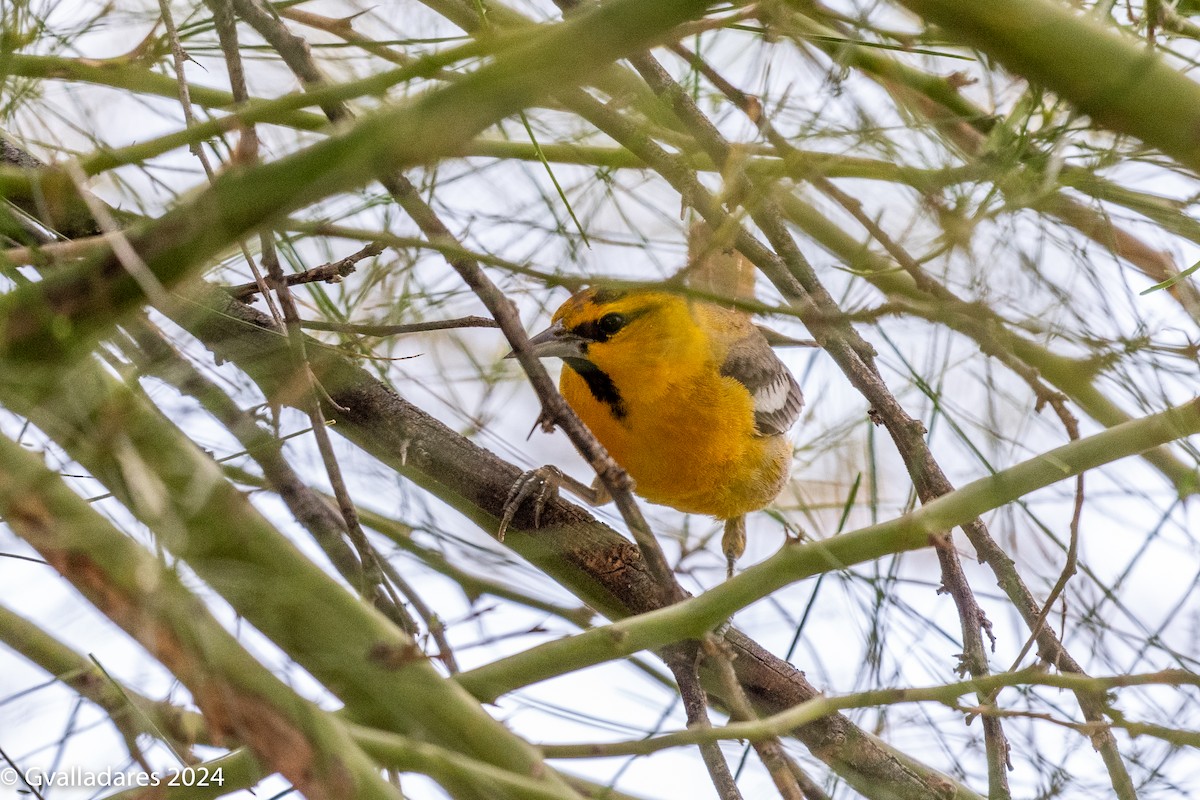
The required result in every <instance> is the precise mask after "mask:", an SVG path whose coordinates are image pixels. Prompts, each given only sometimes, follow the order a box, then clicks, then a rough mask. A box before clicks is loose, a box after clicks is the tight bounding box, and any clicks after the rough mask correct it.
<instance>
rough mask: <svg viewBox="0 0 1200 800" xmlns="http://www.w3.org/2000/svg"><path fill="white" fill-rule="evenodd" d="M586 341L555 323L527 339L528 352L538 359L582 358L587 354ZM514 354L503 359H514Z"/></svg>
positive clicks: (560, 324)
mask: <svg viewBox="0 0 1200 800" xmlns="http://www.w3.org/2000/svg"><path fill="white" fill-rule="evenodd" d="M587 344H588V341H587V339H584V338H583V337H582V336H580V335H578V334H575V333H571V332H570V331H569V330H567V329H566V328H564V327H563V324H562V323H561V322H556V323H554V324H553V325H551V326H550V327H549V328H546V330H544V331H542V332H541V333H539V334H538V335H537V336H531V337H530V339H529V350H530V352H531V353H533V354H534V355H535V356H537V357H538V358H584V357H585V355H586V352H587ZM515 357H516V353H512V352H510V353H509V354H508V355H506V356H505V358H515Z"/></svg>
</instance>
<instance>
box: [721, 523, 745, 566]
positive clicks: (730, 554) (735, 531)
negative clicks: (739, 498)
mask: <svg viewBox="0 0 1200 800" xmlns="http://www.w3.org/2000/svg"><path fill="white" fill-rule="evenodd" d="M721 550H722V551H724V553H725V564H726V568H725V579H726V580H728V579H729V578H732V577H733V567H734V565H735V564H736V563H737V560H738V559H739V558H741V557H742V553H744V552H746V517H745V516H740V517H734V518H733V519H727V520H725V533H724V534H722V535H721Z"/></svg>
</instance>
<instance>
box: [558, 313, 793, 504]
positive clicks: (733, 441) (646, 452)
mask: <svg viewBox="0 0 1200 800" xmlns="http://www.w3.org/2000/svg"><path fill="white" fill-rule="evenodd" d="M623 300H624V302H616V303H611V304H608V305H603V306H599V305H597V304H595V303H594V302H592V301H591V300H590V295H589V294H584V295H577V296H576V297H575V298H572V300H571V301H568V303H567V304H566V305H564V306H563V307H562V308H560V309H559V311H558V313H557V314H555V317H554V320H555V321H556V322H558V321H561V322H563V323H564V326H565V327H566V328H568V329H570V328H572V327H574V326H575V325H578V324H579V323H580V322H583V321H586V320H587V319H588V318H589V316H595V315H596V314H597V312H600V313H601V314H611V313H620V312H621V309H622V308H633V309H639V310H647V309H648V313H647V314H646V315H643V316H642V317H640V318H638V319H634V320H633V321H631V322H630V323H629V325H628V328H627V331H626V332H624V334H623V338H622V340H621V341H620V343H619V346H618V344H617V343H606V344H608V345H609V346H607V347H606V346H605V345H604V344H597V343H593V344H591V345H590V346H589V348H588V360H589V361H591V362H592V363H593V364H595V365H596V367H598V368H599V369H600V370H601V371H602V372H603V373H605V374H606V375H608V376H609V378H611V379H612V382H613V384H614V385H615V386H616V387H617V388H618V390H619V392H620V398H621V402H622V404H623V406H624V409H625V414H624V416H622V417H620V418H618V417H617V416H616V415H615V414H614V413H613V409H612V407H611V406H610V405H609V404H608V403H606V402H604V401H602V400H599V399H597V398H596V397H595V396H594V395H593V393H592V391H591V390H590V389H589V388H588V384H587V382H586V381H585V380H584V378H583V377H582V375H581V374H580V373H579V372H577V371H576V370H575V369H573V368H572V367H571V366H570V365H569V364H568V365H567V366H565V367H564V368H563V372H562V378H561V381H560V387H561V390H562V393H563V397H564V398H566V400H567V402H568V403H569V404H570V406H571V408H573V409H574V410H575V413H576V414H578V415H579V418H580V419H582V420H583V422H584V424H586V425H587V426H588V428H589V429H591V431H592V433H594V434H595V435H596V438H597V439H599V440H600V443H601V444H603V445H604V447H605V449H607V450H608V452H609V453H610V454H611V455H612V457H613V458H614V459H616V461H617V463H618V464H620V465H621V466H622V467H624V468H625V470H626V471H627V472H628V473H629V474H630V476H631V477H632V478H633V479H634V481H635V482H636V483H637V493H638V494H640V495H641V496H642V497H645V498H646V499H647V500H649V501H651V502H653V503H661V504H663V505H667V506H671V507H672V508H677V509H679V510H680V511H686V512H689V513H693V514H710V515H712V516H714V517H717V518H718V519H729V518H730V517H735V516H738V515H740V514H745V513H747V512H750V511H757V510H758V509H760V508H762V507H763V506H765V505H767V504H768V503H770V502H771V501H772V500H774V499H775V497H776V496H777V495H778V494H779V492H780V490H781V489H783V485H784V482H785V481H786V480H787V474H788V466H789V464H790V462H791V446H790V444H789V443H788V441H787V439H786V438H785V437H784V436H782V435H774V436H759V435H756V433H755V429H754V406H753V398H752V396H751V394H750V392H749V391H748V390H747V389H746V387H745V386H743V385H742V384H740V383H739V382H738V381H737V379H736V378H732V377H728V376H723V375H721V374H720V369H719V365H720V364H722V363H723V362H724V360H725V358H726V356H727V355H728V350H729V344H730V343H731V342H733V341H736V340H737V339H741V338H744V337H745V336H746V335H749V333H750V332H751V330H752V328H753V326H752V324H751V323H750V321H749V320H748V319H747V318H746V317H745V316H744V315H742V314H737V313H735V312H731V311H727V310H725V309H722V308H719V307H717V306H713V305H709V304H705V303H696V302H691V303H689V302H688V301H687V300H685V299H682V298H680V297H676V296H673V295H669V294H661V293H659V294H650V293H639V294H637V295H633V296H631V297H627V298H623ZM754 332H755V333H757V331H754Z"/></svg>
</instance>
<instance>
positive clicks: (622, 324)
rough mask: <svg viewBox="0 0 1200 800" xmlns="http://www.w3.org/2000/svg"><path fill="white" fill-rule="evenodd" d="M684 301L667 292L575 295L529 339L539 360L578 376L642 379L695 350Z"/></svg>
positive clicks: (594, 291) (587, 291)
mask: <svg viewBox="0 0 1200 800" xmlns="http://www.w3.org/2000/svg"><path fill="white" fill-rule="evenodd" d="M690 313H691V312H690V311H689V308H688V302H687V300H686V299H684V298H681V297H678V296H676V295H672V294H668V293H666V292H655V291H642V290H635V291H627V292H619V291H613V290H610V289H603V288H590V289H583V290H581V291H579V292H576V293H575V294H574V295H572V296H571V297H570V298H568V299H567V301H566V302H565V303H563V304H562V306H561V307H560V308H559V309H558V311H556V312H554V317H553V318H552V320H551V323H552V324H551V325H550V327H549V328H547V329H546V330H544V331H542V332H541V333H539V334H537V335H536V336H534V337H532V338H531V339H530V340H529V345H530V349H531V350H532V351H533V353H534V355H536V356H538V357H539V358H561V359H562V360H563V361H565V362H566V363H567V365H568V366H570V367H571V368H572V369H574V370H575V371H576V372H580V373H583V372H585V371H587V370H593V369H599V370H601V371H602V372H604V373H605V374H606V375H608V376H610V377H611V378H613V379H614V380H619V379H620V378H621V377H622V376H624V375H626V374H629V373H631V372H633V371H638V372H641V373H642V374H644V372H645V370H646V369H647V368H652V367H653V365H654V364H655V363H656V362H659V361H660V360H662V359H671V360H679V359H680V357H681V356H682V354H683V351H684V350H685V349H687V348H690V347H694V346H697V344H698V343H697V342H695V341H694V339H695V336H694V332H695V330H696V326H695V324H694V323H693V322H692V321H691V316H690Z"/></svg>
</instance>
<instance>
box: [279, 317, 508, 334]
mask: <svg viewBox="0 0 1200 800" xmlns="http://www.w3.org/2000/svg"><path fill="white" fill-rule="evenodd" d="M300 327H301V328H306V329H308V330H313V331H332V332H334V333H352V334H355V335H357V336H399V335H402V334H406V333H425V332H428V331H446V330H454V329H456V328H499V327H500V325H499V324H497V322H496V320H494V319H490V318H489V317H474V316H468V317H455V318H454V319H433V320H429V321H428V322H407V323H402V324H396V325H370V324H365V323H361V322H324V321H322V320H316V319H302V320H300Z"/></svg>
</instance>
